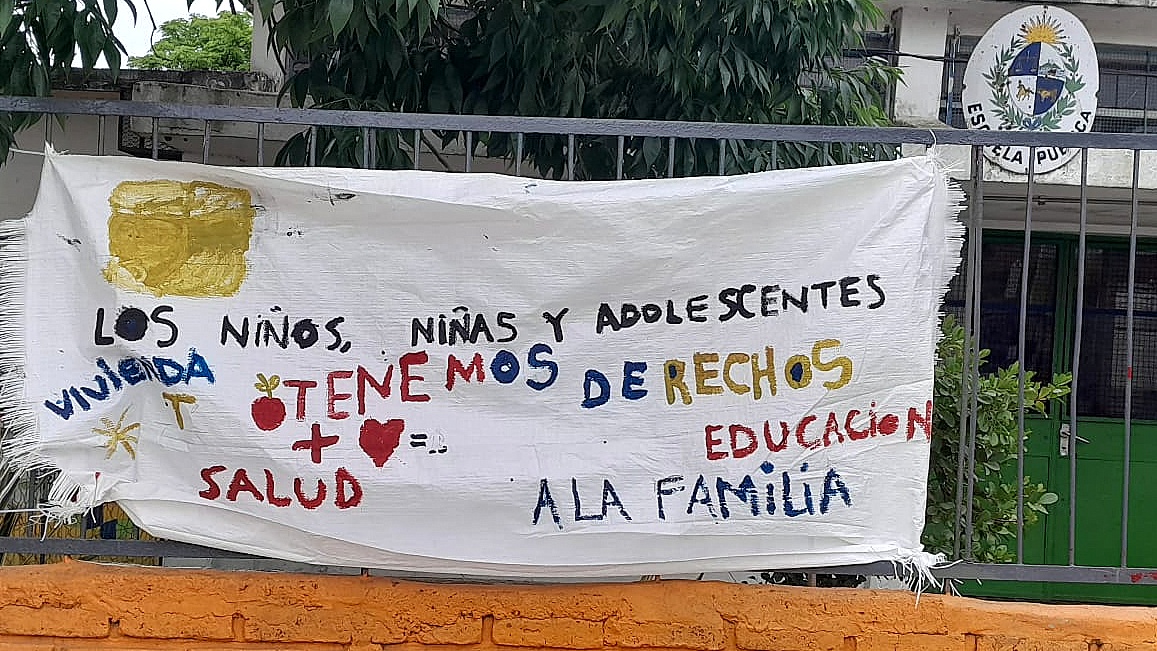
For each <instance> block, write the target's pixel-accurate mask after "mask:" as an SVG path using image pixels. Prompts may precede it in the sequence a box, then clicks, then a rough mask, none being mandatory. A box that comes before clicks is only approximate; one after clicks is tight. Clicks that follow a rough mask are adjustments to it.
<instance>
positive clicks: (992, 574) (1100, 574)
mask: <svg viewBox="0 0 1157 651" xmlns="http://www.w3.org/2000/svg"><path fill="white" fill-rule="evenodd" d="M0 553H5V554H46V555H51V556H106V557H108V556H121V557H136V558H145V557H155V556H168V557H180V558H251V559H257V558H261V557H258V556H252V555H249V554H243V553H240V552H233V551H226V550H222V549H213V548H211V547H202V546H200V545H190V544H186V543H180V542H173V541H170V540H102V539H96V538H92V539H80V538H45V539H43V540H42V539H39V538H9V537H0ZM897 570H902V566H899V565H897V564H894V563H890V562H887V561H880V562H876V563H867V564H863V565H841V566H832V567H811V568H801V569H799V570H794V571H796V572H810V573H812V574H843V575H860V576H896V575H897ZM901 574H902V572H901ZM932 574H933V576H935V577H936V578H938V579H946V578H952V579H965V580H968V579H979V580H985V581H1043V582H1049V583H1125V584H1147V585H1154V584H1157V569H1155V568H1129V567H1081V566H1069V565H1016V564H1011V563H1010V564H1000V563H954V564H952V565H944V566H941V567H938V568H934V569H933V570H932Z"/></svg>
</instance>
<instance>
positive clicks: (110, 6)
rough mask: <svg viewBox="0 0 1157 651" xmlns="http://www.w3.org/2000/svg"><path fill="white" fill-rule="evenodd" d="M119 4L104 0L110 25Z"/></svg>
mask: <svg viewBox="0 0 1157 651" xmlns="http://www.w3.org/2000/svg"><path fill="white" fill-rule="evenodd" d="M117 4H118V3H117V0H104V17H105V19H106V20H107V21H108V23H109V24H110V25H111V24H113V23H115V22H116V19H117V10H118V9H119V7H118V6H117ZM0 10H3V7H2V6H0Z"/></svg>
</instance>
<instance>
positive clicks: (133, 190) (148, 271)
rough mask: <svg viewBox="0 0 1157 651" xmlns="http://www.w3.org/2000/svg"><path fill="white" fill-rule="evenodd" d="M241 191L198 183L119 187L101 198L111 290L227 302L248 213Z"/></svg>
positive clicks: (248, 228)
mask: <svg viewBox="0 0 1157 651" xmlns="http://www.w3.org/2000/svg"><path fill="white" fill-rule="evenodd" d="M252 204H253V201H252V199H251V197H250V194H249V191H248V190H245V189H243V188H233V187H226V186H223V185H218V184H216V183H209V182H206V181H192V182H180V181H170V180H163V179H161V180H155V181H124V182H123V183H121V184H120V185H118V186H117V187H116V189H114V190H113V192H112V194H111V196H110V197H109V205H110V207H111V208H112V215H111V216H110V217H109V220H108V248H109V255H110V260H109V263H108V266H107V267H106V268H105V270H104V276H105V278H106V279H107V280H108V281H109V282H110V283H112V284H114V285H116V286H118V287H120V288H122V289H127V290H130V291H136V292H143V293H150V294H153V295H155V296H192V297H211V296H233V295H234V294H236V293H237V291H238V290H239V289H240V288H241V283H242V282H244V280H245V274H246V271H247V265H246V262H245V254H246V253H247V252H248V250H249V239H250V237H251V236H252V234H253V218H254V215H255V214H256V211H255V210H254V208H253V205H252Z"/></svg>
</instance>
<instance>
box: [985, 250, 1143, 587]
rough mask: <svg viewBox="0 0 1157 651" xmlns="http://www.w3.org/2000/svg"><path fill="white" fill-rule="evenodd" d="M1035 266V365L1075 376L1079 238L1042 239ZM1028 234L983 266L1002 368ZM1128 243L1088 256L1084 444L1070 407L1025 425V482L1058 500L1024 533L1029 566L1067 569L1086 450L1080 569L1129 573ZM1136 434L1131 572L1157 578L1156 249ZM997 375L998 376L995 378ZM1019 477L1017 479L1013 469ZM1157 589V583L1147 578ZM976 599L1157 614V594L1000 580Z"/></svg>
mask: <svg viewBox="0 0 1157 651" xmlns="http://www.w3.org/2000/svg"><path fill="white" fill-rule="evenodd" d="M1031 251H1032V253H1031V255H1030V261H1029V278H1030V281H1029V301H1028V303H1029V311H1028V315H1027V316H1028V318H1027V320H1026V347H1025V360H1026V364H1025V367H1026V368H1027V369H1029V370H1033V371H1036V372H1037V374H1038V376H1039V377H1042V378H1044V377H1048V376H1050V375H1051V374H1052V373H1054V372H1068V371H1071V370H1072V366H1073V364H1072V358H1073V350H1074V343H1075V336H1074V333H1075V328H1076V323H1075V311H1076V310H1075V307H1076V285H1077V283H1076V274H1077V258H1078V249H1077V241H1076V238H1073V237H1066V236H1043V235H1034V237H1033V246H1032V249H1031ZM1022 254H1023V239H1022V236H1021V235H1020V234H999V233H997V234H992V235H986V241H985V243H984V250H983V255H984V260H983V264H982V284H981V291H982V305H981V309H982V312H981V345H982V346H984V347H986V348H989V349H991V350H992V356H991V357H990V360H991V361H992V363H993V364H994V365H1001V366H1003V365H1006V364H1008V363H1011V362H1015V361H1016V359H1017V347H1016V343H1017V333H1018V327H1019V304H1020V275H1021V266H1020V265H1021V257H1022ZM1128 266H1129V249H1128V241H1127V240H1123V239H1120V238H1118V239H1093V238H1090V240H1089V242H1088V245H1087V251H1086V256H1085V296H1084V301H1083V308H1082V327H1081V331H1082V335H1081V355H1080V373H1079V375H1078V384H1077V406H1078V415H1079V416H1078V422H1077V427H1076V430H1077V432H1076V433H1077V437H1078V438H1077V439H1076V440H1075V442H1072V443H1069V441H1070V440H1072V439H1071V438H1070V437H1067V436H1066V437H1064V441H1062V431H1066V432H1067V431H1069V430H1070V429H1071V423H1070V422H1069V420H1070V419H1069V414H1070V411H1069V405H1068V404H1065V405H1062V406H1060V408H1056V409H1053V410H1052V412H1051V413H1050V415H1049V418H1032V419H1029V420H1028V421H1026V429H1028V430H1031V435H1030V436H1029V439H1028V444H1027V450H1026V454H1025V474H1026V475H1028V476H1029V477H1030V478H1031V479H1032V480H1033V481H1040V482H1043V483H1044V484H1045V485H1046V486H1047V487H1048V489H1049V490H1050V491H1052V492H1054V493H1056V494H1057V495H1058V497H1059V498H1060V499H1059V501H1058V502H1057V503H1055V504H1053V505H1052V506H1050V507H1049V515H1047V516H1045V517H1044V518H1043V519H1042V521H1041V522H1040V523H1038V524H1037V525H1036V526H1035V527H1032V528H1030V529H1029V530H1028V531H1027V532H1026V535H1025V541H1024V557H1023V562H1024V563H1029V564H1048V565H1067V564H1068V563H1069V487H1070V484H1069V475H1070V462H1071V460H1070V457H1069V454H1070V453H1071V451H1066V450H1065V449H1064V447H1066V446H1064V445H1062V442H1064V443H1069V446H1068V447H1070V448H1071V446H1072V445H1076V446H1078V449H1077V450H1076V453H1077V486H1076V488H1077V491H1076V507H1077V508H1076V520H1075V523H1076V531H1075V536H1074V540H1073V542H1074V545H1073V553H1074V561H1075V564H1077V565H1086V566H1119V565H1120V564H1121V540H1122V537H1121V513H1122V494H1123V479H1124V476H1123V470H1124V456H1125V454H1124V453H1125V422H1124V415H1125V382H1126V379H1125V378H1126V376H1127V373H1128V366H1127V359H1126V350H1127V349H1126V321H1127V319H1126V309H1127V305H1128V293H1127V290H1128V282H1127V279H1128ZM1133 305H1134V326H1133V391H1132V410H1131V413H1132V416H1133V418H1132V435H1131V441H1132V443H1131V455H1130V464H1129V466H1130V473H1131V479H1130V483H1129V528H1128V542H1129V544H1128V556H1127V565H1128V566H1130V567H1139V568H1144V567H1150V568H1157V481H1155V480H1157V247H1154V246H1152V245H1151V244H1149V243H1146V244H1144V245H1141V246H1139V247H1138V253H1137V264H1136V274H1135V283H1134V300H1133ZM991 368H992V367H990V369H991ZM1011 472H1012V473H1015V469H1011ZM1139 578H1141V579H1143V580H1146V581H1150V582H1152V580H1153V579H1154V578H1157V577H1148V576H1145V577H1139ZM965 592H967V593H968V594H974V595H977V596H992V597H1013V598H1023V599H1032V600H1039V601H1082V602H1103V603H1130V604H1157V585H1093V584H1063V583H1041V582H992V581H986V582H985V583H984V584H983V585H982V586H978V585H976V584H975V583H972V584H969V585H967V586H965Z"/></svg>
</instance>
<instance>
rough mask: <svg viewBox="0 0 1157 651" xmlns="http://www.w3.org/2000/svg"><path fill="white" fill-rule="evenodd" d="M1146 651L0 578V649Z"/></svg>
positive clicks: (665, 590)
mask: <svg viewBox="0 0 1157 651" xmlns="http://www.w3.org/2000/svg"><path fill="white" fill-rule="evenodd" d="M611 648H617V649H616V651H619V650H622V649H662V650H674V649H693V650H700V651H793V650H801V651H802V650H811V649H816V650H820V649H833V650H836V651H877V650H885V649H887V650H909V649H910V650H912V651H924V650H927V651H998V650H1009V651H1013V650H1015V651H1124V650H1131V649H1150V650H1157V611H1154V610H1151V609H1146V608H1114V607H1104V606H1040V605H1035V604H1007V603H987V602H982V601H976V600H971V599H964V598H958V597H943V596H940V595H929V594H925V595H924V596H923V597H921V599H920V601H919V604H917V603H916V600H915V598H914V597H913V595H911V594H907V593H899V592H886V591H881V592H873V591H867V590H835V589H815V588H785V587H771V586H766V587H765V586H744V585H732V584H723V583H711V582H691V581H660V582H647V583H633V584H588V585H564V586H494V585H450V584H422V583H411V582H400V581H392V580H389V579H381V578H372V577H322V576H313V575H310V576H306V575H293V574H262V573H247V572H212V571H184V570H171V569H162V568H142V567H114V566H100V565H91V564H87V563H75V562H65V563H60V564H56V565H44V566H24V567H5V568H0V651H50V650H59V651H70V650H75V651H90V650H91V651H97V650H105V649H125V650H127V651H154V650H155V651H161V650H166V651H167V650H186V649H187V650H190V651H264V650H269V651H272V650H274V649H277V650H279V651H330V650H332V651H338V650H342V651H345V650H350V651H370V650H372V651H519V649H526V650H529V649H552V650H553V649H559V650H562V649H611Z"/></svg>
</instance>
